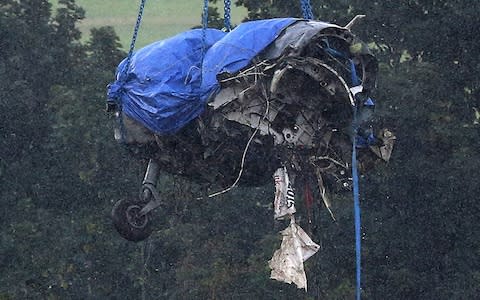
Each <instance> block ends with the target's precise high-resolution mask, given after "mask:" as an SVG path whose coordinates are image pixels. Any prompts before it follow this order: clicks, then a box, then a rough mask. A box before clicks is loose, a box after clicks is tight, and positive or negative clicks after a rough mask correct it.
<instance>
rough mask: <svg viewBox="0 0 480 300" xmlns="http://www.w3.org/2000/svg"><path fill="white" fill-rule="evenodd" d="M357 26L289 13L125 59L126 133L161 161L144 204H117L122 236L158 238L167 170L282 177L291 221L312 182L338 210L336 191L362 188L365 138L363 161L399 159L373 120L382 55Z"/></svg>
mask: <svg viewBox="0 0 480 300" xmlns="http://www.w3.org/2000/svg"><path fill="white" fill-rule="evenodd" d="M349 27H350V26H346V27H341V26H337V25H333V24H329V23H324V22H320V21H312V20H303V19H294V18H285V19H269V20H259V21H251V22H245V23H242V24H240V25H239V26H237V27H236V28H235V29H234V30H232V31H231V32H228V33H225V32H223V31H220V30H216V29H203V30H202V29H194V30H190V31H187V32H184V33H181V34H179V35H177V36H174V37H172V38H169V39H166V40H163V41H159V42H156V43H153V44H151V45H148V46H146V47H144V48H142V49H140V50H138V51H136V52H135V53H134V54H133V55H132V56H131V58H130V59H125V60H124V61H123V62H122V63H121V64H120V66H119V68H118V74H117V80H116V81H115V82H114V83H112V84H111V85H110V86H109V91H108V92H109V98H110V100H109V102H108V103H109V105H108V107H109V108H110V110H111V111H115V113H116V114H117V116H118V118H119V121H120V122H118V124H119V125H118V127H117V128H116V130H115V137H116V139H117V140H118V141H119V142H121V143H124V144H126V145H128V147H130V148H132V149H134V152H142V153H144V154H148V158H149V163H148V167H147V170H146V174H145V177H144V181H143V185H142V192H141V195H140V197H139V199H131V200H121V201H119V202H118V203H117V204H116V205H115V207H114V209H113V212H112V215H113V221H114V225H115V227H116V229H117V230H118V232H119V233H120V235H121V236H122V237H124V238H126V239H127V240H130V241H141V240H143V239H145V238H147V237H148V236H149V235H150V233H151V231H152V227H151V212H152V210H154V209H156V208H158V207H159V206H160V205H161V204H162V199H161V197H160V196H159V193H158V191H157V189H156V184H157V180H158V173H159V171H160V170H162V171H165V172H168V173H171V174H179V175H183V176H185V177H186V178H189V179H191V180H194V181H197V182H203V183H205V184H211V183H215V184H216V185H217V186H218V185H220V186H224V187H229V188H232V187H233V186H236V185H237V184H244V185H263V184H265V183H266V182H268V181H271V182H272V183H273V182H274V183H275V185H276V195H275V203H274V204H275V217H276V218H278V219H281V218H286V217H288V216H292V215H293V213H294V209H293V210H292V209H291V205H290V202H289V200H291V198H293V197H294V193H293V191H294V190H295V189H296V183H297V182H299V183H301V182H305V179H306V178H314V179H315V182H316V184H318V189H319V195H320V196H321V198H322V199H323V201H324V203H325V205H326V206H327V208H328V209H329V210H330V204H329V200H328V194H329V193H332V192H339V191H341V190H350V189H351V184H352V183H351V182H352V178H351V163H350V162H351V157H352V140H353V139H356V141H357V146H358V147H362V148H364V150H361V151H362V153H361V156H360V157H359V165H360V166H362V160H364V159H382V160H385V161H388V159H389V158H390V154H391V151H392V147H393V142H394V139H395V137H394V135H393V134H392V133H391V132H390V131H388V130H387V129H379V130H374V129H372V128H371V123H370V119H371V114H372V112H373V107H374V102H373V100H372V98H370V93H371V91H372V90H373V89H374V88H375V85H376V75H377V61H376V59H375V57H374V56H373V55H372V54H371V53H370V52H369V51H368V48H367V47H366V45H365V44H363V43H362V42H361V41H359V40H358V39H357V38H356V37H355V36H354V35H353V34H352V33H351V31H350V28H349ZM125 67H127V68H128V69H127V70H125V72H123V73H122V71H121V70H122V69H123V68H125ZM352 123H353V124H354V126H353V127H354V128H357V129H358V130H354V129H352ZM368 153H369V154H371V155H369V154H368ZM274 174H275V180H274V179H273V178H272V176H273V175H274ZM286 180H288V186H286V184H285V183H286ZM229 188H227V189H226V190H228V189H229ZM300 190H302V189H300ZM210 196H214V195H210ZM289 205H290V207H289Z"/></svg>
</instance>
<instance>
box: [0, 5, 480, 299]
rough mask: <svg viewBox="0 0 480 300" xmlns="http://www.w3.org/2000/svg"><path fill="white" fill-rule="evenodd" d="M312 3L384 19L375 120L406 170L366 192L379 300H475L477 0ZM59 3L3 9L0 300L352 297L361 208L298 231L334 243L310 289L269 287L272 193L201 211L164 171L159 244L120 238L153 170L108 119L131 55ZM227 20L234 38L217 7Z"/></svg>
mask: <svg viewBox="0 0 480 300" xmlns="http://www.w3.org/2000/svg"><path fill="white" fill-rule="evenodd" d="M219 3H220V2H219ZM237 3H239V4H242V5H244V6H245V7H247V8H248V10H249V17H250V18H260V17H261V18H263V17H272V16H300V15H301V11H300V7H299V5H298V3H299V2H297V1H295V2H292V1H266V2H262V1H246V0H245V1H240V0H239V1H237ZM311 3H312V5H313V9H314V14H315V16H320V19H323V20H327V21H333V22H336V23H338V24H341V25H344V24H346V23H348V21H349V20H350V19H351V18H352V17H353V16H354V15H355V14H357V13H366V14H367V19H365V20H363V21H361V22H360V23H359V24H357V25H356V26H355V27H354V32H356V33H358V34H359V35H360V36H361V37H362V38H363V39H364V40H365V41H367V42H369V45H371V46H372V50H373V51H376V52H377V54H378V57H379V59H380V75H379V82H378V86H379V88H378V91H376V95H375V99H376V100H377V108H376V109H377V111H376V116H377V117H376V119H375V123H376V125H378V126H379V127H380V126H386V127H389V128H390V129H391V130H392V131H394V132H395V134H396V136H397V144H396V147H395V149H394V152H393V156H392V159H391V161H390V163H389V164H387V165H379V166H376V168H375V169H373V170H372V171H370V172H368V173H367V174H365V176H364V177H362V180H361V191H362V209H363V214H362V221H363V222H362V225H363V228H362V233H363V237H362V238H363V240H362V241H363V252H362V265H363V276H364V277H363V279H364V281H363V297H364V298H365V299H384V298H387V297H388V298H392V299H402V298H404V299H419V298H421V299H475V298H476V297H477V295H478V294H479V293H480V274H479V271H478V270H479V269H480V259H479V257H480V256H479V254H480V235H479V232H480V228H479V223H478V220H477V219H478V214H479V213H480V204H479V203H478V201H477V199H478V193H479V191H480V189H479V184H478V180H477V177H478V176H476V174H478V172H479V171H478V170H480V161H479V160H478V158H477V156H478V149H479V147H480V145H479V143H480V142H479V141H480V139H479V138H480V136H479V127H478V126H479V124H478V116H477V115H476V114H475V112H478V110H479V109H480V103H479V102H478V101H479V100H478V99H479V98H478V95H479V88H478V87H479V81H478V78H477V76H476V73H475V70H476V69H478V58H477V57H476V51H475V50H476V49H478V41H477V39H476V37H475V36H474V32H475V31H474V30H473V29H474V28H478V25H479V24H478V22H479V20H478V18H477V17H476V15H474V13H472V12H475V9H476V8H478V7H477V6H478V5H477V3H476V2H471V1H454V2H452V1H436V2H435V3H434V2H432V1H427V2H425V1H423V2H421V1H404V2H393V1H373V2H369V3H365V2H364V1H362V2H361V1H311ZM55 5H56V6H55V7H56V8H57V10H56V12H55V13H54V14H53V15H52V14H51V12H50V8H51V6H50V4H49V2H48V1H38V0H37V1H32V0H21V1H19V0H4V1H2V3H1V4H0V41H1V42H0V43H1V44H0V45H1V46H0V57H2V59H0V82H2V85H0V110H1V112H2V117H1V118H0V137H1V138H0V203H1V205H2V210H0V224H1V225H2V226H1V230H0V273H1V274H2V276H0V299H45V298H48V299H96V298H100V299H103V298H111V299H136V298H149V299H150V298H161V299H163V298H165V299H176V298H192V299H230V298H233V299H293V298H298V299H352V298H353V292H354V288H353V287H354V285H355V278H354V273H355V270H354V268H355V263H354V235H353V229H354V228H353V212H352V201H351V199H350V198H351V197H350V195H348V194H346V195H336V196H335V197H334V199H332V200H333V208H334V212H335V217H336V219H337V222H332V221H331V219H330V217H329V215H328V213H327V212H326V211H325V209H323V208H322V207H318V208H315V210H314V224H313V225H308V224H307V222H306V220H305V218H303V219H302V218H300V220H299V221H300V222H301V224H302V226H303V227H305V228H308V229H309V230H310V231H311V232H312V235H313V239H314V240H315V241H316V242H317V243H319V244H320V245H321V250H320V251H319V253H317V254H316V255H315V256H313V257H312V258H311V259H310V260H309V261H307V263H306V271H307V278H308V282H309V291H308V293H305V292H304V291H303V290H297V289H296V288H295V287H294V286H292V285H286V284H284V283H279V282H275V281H272V280H270V279H269V273H270V270H269V268H268V265H267V262H268V260H269V259H270V258H271V256H272V254H273V251H274V250H275V249H276V248H277V247H278V246H279V243H280V236H279V235H278V234H277V232H278V231H279V230H281V229H283V228H284V226H285V224H275V223H274V222H273V220H272V212H271V210H270V209H269V204H270V202H271V199H272V197H273V191H272V187H271V186H269V187H263V188H258V189H240V188H239V189H236V190H234V191H233V192H232V193H229V194H228V195H224V196H222V197H219V198H215V199H209V200H196V199H197V197H198V196H199V195H202V194H204V191H203V190H202V189H203V188H204V187H199V186H196V185H193V184H192V183H190V182H188V181H185V180H184V179H181V178H175V177H171V176H168V175H163V176H162V178H161V179H160V183H161V193H162V197H163V198H164V199H167V200H168V201H166V203H165V205H164V207H163V208H162V209H161V210H160V211H158V212H155V219H156V220H157V223H156V224H155V228H156V231H155V232H154V234H153V236H152V238H151V239H150V240H148V241H147V242H145V243H144V244H142V243H141V244H132V243H129V242H126V241H123V240H121V238H120V237H118V235H117V234H116V233H115V231H114V229H113V228H112V226H111V224H110V220H109V217H108V215H109V210H110V208H111V206H112V204H113V203H114V202H115V201H116V200H118V199H120V198H122V197H137V187H138V186H139V183H140V180H141V177H142V175H143V174H142V173H143V171H144V170H143V168H144V162H137V161H135V160H133V159H131V158H130V157H129V156H127V155H126V153H125V152H124V151H123V150H122V149H121V148H119V147H118V146H117V145H116V144H115V142H114V141H113V137H112V131H113V130H112V125H113V122H114V120H113V119H112V118H111V116H108V115H106V114H105V113H104V111H103V106H104V102H105V87H106V85H107V84H108V83H109V82H111V81H112V80H113V76H114V70H115V68H116V66H117V64H118V62H119V61H120V60H121V59H123V57H124V56H125V53H124V52H123V51H122V50H121V45H120V40H119V38H118V37H117V35H116V33H115V31H114V30H113V28H112V27H100V28H95V29H92V30H91V33H90V36H89V38H88V39H85V38H84V39H82V37H81V33H80V31H79V30H78V27H77V23H78V21H79V20H82V19H83V18H84V16H85V15H84V14H85V12H84V11H83V9H81V8H80V7H78V6H77V5H76V4H75V2H74V1H66V0H65V1H59V3H58V4H57V3H56V4H55ZM118 5H120V4H118ZM122 5H123V4H122ZM477 10H478V9H477ZM147 11H148V8H147ZM130 13H131V11H130ZM171 14H172V15H173V13H171ZM211 17H213V18H212V22H215V21H216V22H217V23H218V25H219V26H223V24H222V20H221V17H220V13H218V10H215V9H214V8H213V9H212V12H211ZM198 20H200V18H198ZM197 23H198V22H197ZM447 24H448V25H447ZM317 196H318V195H317ZM298 203H299V210H300V212H299V215H303V216H305V214H304V211H303V210H304V208H303V207H302V205H301V201H298Z"/></svg>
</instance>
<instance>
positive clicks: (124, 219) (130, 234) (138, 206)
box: [112, 199, 152, 242]
mask: <svg viewBox="0 0 480 300" xmlns="http://www.w3.org/2000/svg"><path fill="white" fill-rule="evenodd" d="M144 206H145V204H144V203H139V202H138V201H134V200H129V199H122V200H120V201H117V203H115V205H114V206H113V209H112V220H113V225H114V226H115V229H116V230H117V231H118V233H119V234H120V235H121V236H122V237H123V238H124V239H126V240H129V241H132V242H139V241H143V240H144V239H146V238H147V237H149V236H150V234H151V233H152V220H151V215H150V213H148V214H146V215H144V216H139V215H138V214H139V212H140V211H141V210H142V208H143V207H144Z"/></svg>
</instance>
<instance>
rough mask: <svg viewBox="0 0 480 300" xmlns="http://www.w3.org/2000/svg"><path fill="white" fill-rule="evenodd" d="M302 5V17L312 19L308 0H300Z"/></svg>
mask: <svg viewBox="0 0 480 300" xmlns="http://www.w3.org/2000/svg"><path fill="white" fill-rule="evenodd" d="M300 4H301V6H302V12H303V18H304V19H307V20H312V19H313V12H312V6H311V5H310V0H300Z"/></svg>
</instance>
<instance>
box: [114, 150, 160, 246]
mask: <svg viewBox="0 0 480 300" xmlns="http://www.w3.org/2000/svg"><path fill="white" fill-rule="evenodd" d="M159 170H160V169H159V166H158V164H157V162H155V161H154V160H153V159H151V160H150V161H149V162H148V167H147V171H146V172H145V177H144V179H143V183H142V189H141V191H140V197H139V199H138V200H132V199H123V200H120V201H118V202H117V203H115V205H114V206H113V209H112V220H113V225H114V226H115V229H116V230H117V231H118V233H119V234H120V235H121V236H122V237H123V238H125V239H126V240H129V241H132V242H140V241H143V240H144V239H146V238H148V237H149V236H150V234H151V233H152V230H153V229H152V216H151V215H152V214H151V212H152V210H154V209H155V208H157V207H159V206H160V205H161V200H160V195H159V193H158V191H157V189H156V181H157V179H158V174H159Z"/></svg>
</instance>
